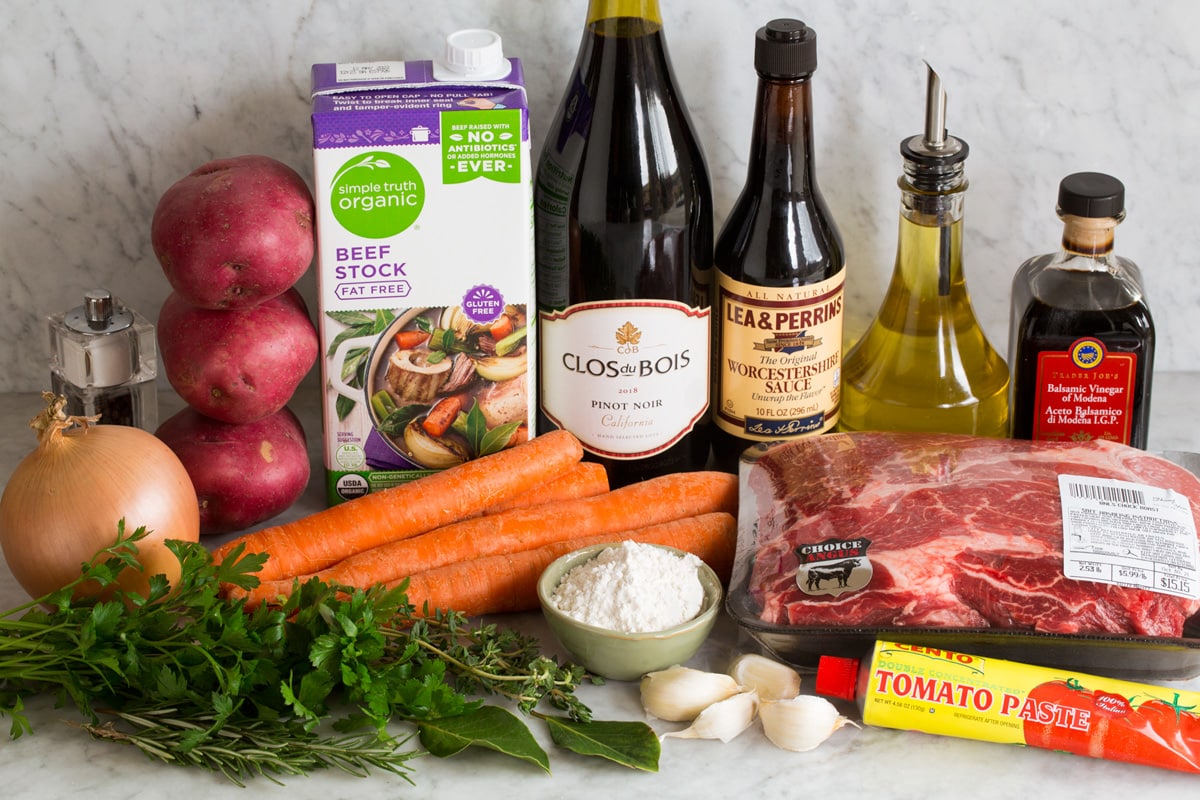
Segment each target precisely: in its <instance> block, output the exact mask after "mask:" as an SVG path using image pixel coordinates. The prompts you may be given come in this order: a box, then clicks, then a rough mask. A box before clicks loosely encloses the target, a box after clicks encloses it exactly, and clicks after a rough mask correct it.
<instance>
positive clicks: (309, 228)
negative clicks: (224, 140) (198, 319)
mask: <svg viewBox="0 0 1200 800" xmlns="http://www.w3.org/2000/svg"><path fill="white" fill-rule="evenodd" d="M313 218H314V205H313V197H312V193H311V192H310V191H309V188H308V185H307V184H306V183H305V182H304V179H303V178H301V177H300V175H299V174H298V173H297V172H296V171H295V170H293V169H292V168H291V167H289V166H287V165H286V164H283V163H281V162H279V161H276V160H275V159H273V158H269V157H267V156H262V155H245V156H238V157H236V158H224V159H217V160H215V161H210V162H208V163H207V164H204V165H202V166H200V167H198V168H197V169H196V170H194V171H193V172H192V173H190V174H189V175H187V176H185V177H183V178H181V179H180V180H178V181H177V182H176V183H174V184H173V185H172V186H170V187H169V188H168V189H167V191H166V192H165V193H164V194H163V195H162V197H161V198H160V199H159V201H158V207H157V208H156V209H155V210H154V218H153V219H152V220H151V223H150V241H151V245H152V246H153V248H154V254H155V255H156V256H157V257H158V261H159V264H161V265H162V269H163V272H164V273H165V274H166V276H167V281H168V282H169V283H170V284H171V288H172V289H174V290H175V291H176V292H178V293H179V294H180V295H181V296H182V297H183V298H184V299H186V300H187V301H188V302H189V303H191V304H192V305H194V306H199V307H201V308H212V309H218V308H220V309H239V308H249V307H251V306H254V305H258V304H259V303H262V302H263V301H265V300H268V299H270V298H272V297H275V296H277V295H279V294H281V293H282V292H283V291H284V290H286V289H288V288H290V287H292V286H293V285H295V283H296V281H297V280H299V278H300V276H301V275H303V274H304V272H305V271H306V270H307V269H308V267H309V266H310V265H311V263H312V259H313V252H314V248H315V244H314V234H313V231H314V229H313Z"/></svg>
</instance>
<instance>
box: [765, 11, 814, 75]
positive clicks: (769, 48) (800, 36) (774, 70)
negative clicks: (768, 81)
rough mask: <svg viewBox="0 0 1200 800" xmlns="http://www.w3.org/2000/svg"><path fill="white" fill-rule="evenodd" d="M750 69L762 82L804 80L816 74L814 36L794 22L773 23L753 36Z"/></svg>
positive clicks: (801, 23)
mask: <svg viewBox="0 0 1200 800" xmlns="http://www.w3.org/2000/svg"><path fill="white" fill-rule="evenodd" d="M754 69H755V70H756V71H757V72H758V74H759V75H761V76H763V77H764V78H785V79H787V78H804V77H807V76H809V75H812V74H813V73H814V72H816V70H817V32H816V31H814V30H813V29H812V28H810V27H808V26H807V25H805V24H804V23H803V22H801V21H800V20H798V19H773V20H771V21H770V22H768V23H767V24H766V25H764V26H763V27H761V28H759V29H758V33H756V34H755V36H754Z"/></svg>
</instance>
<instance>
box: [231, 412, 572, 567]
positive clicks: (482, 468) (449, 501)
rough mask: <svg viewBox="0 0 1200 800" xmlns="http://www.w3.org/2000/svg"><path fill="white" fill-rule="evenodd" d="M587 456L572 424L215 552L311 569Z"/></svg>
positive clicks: (415, 530) (468, 509)
mask: <svg viewBox="0 0 1200 800" xmlns="http://www.w3.org/2000/svg"><path fill="white" fill-rule="evenodd" d="M582 458H583V447H582V446H581V445H580V444H579V440H578V439H576V438H575V437H574V435H572V434H571V433H569V432H567V431H565V430H561V429H560V430H556V431H551V432H549V433H546V434H543V435H541V436H535V437H534V438H532V439H530V440H529V441H527V442H524V443H522V444H520V445H517V446H516V447H510V448H507V449H504V450H500V451H498V452H495V453H492V454H490V455H486V456H481V457H480V458H476V459H472V460H470V461H465V462H463V463H462V464H459V465H458V466H454V467H450V468H448V469H445V470H442V471H441V472H434V473H432V474H430V475H427V476H425V477H423V478H418V479H417V480H414V481H410V482H408V483H403V484H400V485H399V486H393V487H391V488H389V489H384V490H382V491H378V492H372V493H370V494H365V495H363V496H361V497H358V498H355V499H354V500H349V501H347V502H345V503H342V504H340V505H336V506H331V507H330V508H327V509H324V510H322V511H318V512H316V513H314V514H310V515H308V516H305V517H301V518H299V519H297V520H293V521H290V522H285V523H282V524H280V525H273V526H271V527H267V528H263V529H261V530H258V531H253V532H251V533H247V534H244V535H243V536H241V537H238V538H237V539H234V540H232V541H230V542H227V543H226V544H224V545H222V546H220V547H218V548H217V549H216V550H214V551H213V556H214V558H215V559H216V560H217V561H220V560H221V559H222V558H224V557H225V555H226V554H227V553H228V552H229V551H230V550H231V549H232V548H233V547H235V546H236V545H238V544H244V545H245V548H246V552H248V553H266V554H267V555H268V556H269V557H268V559H267V562H266V563H265V564H264V565H263V567H262V569H261V570H260V571H259V579H260V580H264V581H268V580H276V579H279V578H290V577H294V576H299V575H307V574H309V573H312V572H316V571H317V570H320V569H324V568H325V567H328V566H330V565H332V564H335V563H337V562H338V561H341V560H342V559H344V558H346V557H348V556H351V555H353V554H355V553H358V552H362V551H363V550H369V549H371V548H372V547H378V546H379V545H381V544H383V543H385V542H389V541H394V540H396V539H403V538H407V537H411V536H416V535H418V534H421V533H425V532H426V531H429V530H433V529H434V528H438V527H441V526H443V525H448V524H450V523H451V522H454V521H455V520H460V519H464V518H467V517H471V516H475V515H478V514H481V513H482V512H483V510H484V509H486V508H487V507H489V506H492V505H495V504H496V503H499V502H502V501H504V500H506V499H508V498H510V497H513V496H515V495H518V494H521V493H522V492H526V491H529V490H530V489H532V488H534V487H536V486H539V485H541V484H544V483H546V482H547V481H549V480H552V479H553V478H555V477H557V476H558V475H561V474H562V473H563V472H565V471H566V470H567V469H569V468H570V467H571V466H572V465H573V464H576V463H578V462H579V461H580V460H581V459H582Z"/></svg>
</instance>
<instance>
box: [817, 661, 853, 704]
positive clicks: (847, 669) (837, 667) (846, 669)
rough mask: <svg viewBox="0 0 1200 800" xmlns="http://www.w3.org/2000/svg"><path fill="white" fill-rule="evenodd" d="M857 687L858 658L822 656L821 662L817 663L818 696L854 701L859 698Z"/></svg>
mask: <svg viewBox="0 0 1200 800" xmlns="http://www.w3.org/2000/svg"><path fill="white" fill-rule="evenodd" d="M857 686H858V659H857V658H842V657H840V656H821V660H820V661H818V662H817V685H816V687H815V690H816V693H817V694H819V695H824V696H825V697H837V698H839V699H841V700H853V699H855V698H856V697H858V691H857Z"/></svg>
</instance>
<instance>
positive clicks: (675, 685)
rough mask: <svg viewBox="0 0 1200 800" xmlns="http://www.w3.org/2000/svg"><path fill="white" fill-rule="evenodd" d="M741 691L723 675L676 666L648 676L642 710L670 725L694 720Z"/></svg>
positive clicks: (642, 687)
mask: <svg viewBox="0 0 1200 800" xmlns="http://www.w3.org/2000/svg"><path fill="white" fill-rule="evenodd" d="M739 691H741V687H740V686H738V683H737V681H735V680H734V679H733V677H732V676H730V675H725V674H723V673H720V672H705V671H704V670H699V669H692V668H691V667H680V666H674V667H669V668H667V669H664V670H658V671H657V672H650V673H647V674H646V675H645V676H644V677H643V678H642V681H641V693H642V708H644V709H645V710H646V713H648V714H650V715H652V716H655V717H657V718H659V719H662V720H666V721H668V722H683V721H686V720H692V719H695V718H696V717H697V716H698V715H699V714H700V712H701V711H703V710H704V709H706V708H708V707H709V706H711V705H712V704H713V703H717V702H720V701H721V700H724V699H725V698H727V697H732V696H733V695H735V694H737V693H738V692H739Z"/></svg>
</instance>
